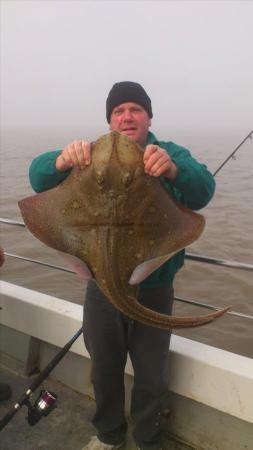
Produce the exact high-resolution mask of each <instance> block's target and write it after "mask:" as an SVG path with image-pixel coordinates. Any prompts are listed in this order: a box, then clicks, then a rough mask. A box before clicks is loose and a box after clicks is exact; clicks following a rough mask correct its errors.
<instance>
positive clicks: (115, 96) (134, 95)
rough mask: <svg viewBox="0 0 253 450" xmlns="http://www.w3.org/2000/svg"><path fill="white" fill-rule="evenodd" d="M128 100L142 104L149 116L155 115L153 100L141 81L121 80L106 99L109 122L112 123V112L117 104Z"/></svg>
mask: <svg viewBox="0 0 253 450" xmlns="http://www.w3.org/2000/svg"><path fill="white" fill-rule="evenodd" d="M127 102H133V103H137V104H138V105H141V106H142V107H143V108H144V109H145V110H146V111H147V113H148V115H149V117H150V118H152V117H153V113H152V106H151V100H150V98H149V96H148V94H147V93H146V91H145V89H143V87H142V86H141V85H140V84H139V83H134V82H133V81H121V82H120V83H115V84H114V85H113V87H112V88H111V90H110V92H109V94H108V97H107V100H106V118H107V122H108V123H110V120H111V114H112V111H113V109H114V108H115V106H117V105H120V104H121V103H127Z"/></svg>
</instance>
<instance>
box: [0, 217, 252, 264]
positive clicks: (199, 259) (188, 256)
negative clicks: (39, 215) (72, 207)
mask: <svg viewBox="0 0 253 450" xmlns="http://www.w3.org/2000/svg"><path fill="white" fill-rule="evenodd" d="M0 223H4V224H7V225H17V226H21V227H25V224H24V222H19V221H17V220H9V219H3V218H0ZM5 254H6V255H7V256H12V257H14V258H19V259H22V258H20V257H18V256H17V255H13V254H12V255H11V254H7V253H5ZM185 257H186V259H189V260H191V261H197V262H203V263H207V264H213V265H217V266H223V267H230V268H232V269H240V270H246V271H249V272H253V264H246V263H241V262H238V261H229V260H226V259H221V258H211V257H209V256H199V255H194V254H192V253H186V255H185ZM23 259H24V258H23ZM26 261H29V258H27V259H26ZM30 262H35V263H36V260H32V259H31V260H30ZM38 264H41V265H47V264H46V263H43V262H42V261H39V262H38ZM49 267H52V268H54V267H55V266H54V265H53V264H52V265H50V264H49ZM55 268H57V267H55ZM63 269H64V268H63ZM65 271H66V272H67V271H68V270H67V269H65Z"/></svg>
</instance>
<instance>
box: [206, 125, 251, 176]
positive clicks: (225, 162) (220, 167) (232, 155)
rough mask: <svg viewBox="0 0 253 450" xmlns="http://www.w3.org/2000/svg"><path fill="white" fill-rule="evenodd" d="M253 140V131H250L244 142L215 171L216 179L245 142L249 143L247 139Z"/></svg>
mask: <svg viewBox="0 0 253 450" xmlns="http://www.w3.org/2000/svg"><path fill="white" fill-rule="evenodd" d="M252 138H253V130H251V131H250V133H249V134H247V136H246V137H245V138H244V139H243V140H242V142H240V144H239V145H238V146H237V147H236V148H235V149H234V150H233V151H232V153H230V155H229V156H228V157H227V158H226V159H225V160H224V161H223V163H222V164H221V165H220V166H219V167H218V169H216V170H215V172H214V173H213V176H214V177H215V175H216V174H217V173H218V172H219V171H220V170H221V169H222V167H224V166H225V164H227V162H228V161H229V160H230V159H231V158H234V157H235V154H236V152H237V151H238V150H239V148H240V147H241V146H242V145H243V144H244V142H246V141H247V139H252Z"/></svg>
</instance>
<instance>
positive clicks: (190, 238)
mask: <svg viewBox="0 0 253 450" xmlns="http://www.w3.org/2000/svg"><path fill="white" fill-rule="evenodd" d="M19 207H20V209H21V213H22V216H23V218H24V221H25V223H26V225H27V227H28V228H29V229H30V231H31V232H32V233H33V234H34V235H35V236H36V237H37V238H38V239H40V240H41V241H42V242H44V243H45V244H46V245H48V246H50V247H52V248H54V249H56V250H60V251H61V252H64V253H66V254H69V255H72V256H74V257H76V258H78V260H79V262H82V263H83V264H84V265H86V266H87V267H88V269H89V271H90V273H91V274H92V275H93V277H94V278H95V279H96V281H97V284H98V285H99V287H100V289H101V290H102V291H103V293H104V294H105V296H106V297H107V299H108V300H109V301H110V302H111V303H113V304H114V305H115V307H116V308H118V309H119V310H120V311H121V312H122V313H124V314H125V315H127V316H128V317H130V318H131V319H133V320H137V321H139V322H142V323H144V324H146V325H150V326H153V327H158V328H163V329H173V328H185V327H196V326H200V325H203V324H205V323H208V322H211V321H212V320H214V319H216V318H218V317H220V316H221V315H223V314H224V313H225V312H226V311H227V309H228V308H225V309H224V310H221V311H216V312H213V313H211V314H208V315H204V316H197V317H174V316H168V315H164V314H159V313H156V312H155V311H153V310H150V309H148V308H145V307H144V306H143V305H141V304H140V303H139V302H138V300H137V298H138V284H139V283H140V282H141V281H142V280H143V279H145V277H147V276H148V275H149V274H150V273H152V271H153V270H155V269H156V268H157V267H159V266H160V265H162V264H163V263H164V262H165V261H166V260H168V259H169V258H171V257H172V256H173V255H174V254H175V253H177V252H178V251H180V250H182V249H183V248H185V247H186V246H187V245H190V244H191V243H192V242H194V241H195V240H196V239H198V237H199V236H200V234H201V233H202V231H203V229H204V225H205V219H204V217H203V216H202V215H200V214H197V213H195V212H193V211H191V210H190V209H187V208H185V207H181V206H180V205H178V204H177V203H176V202H175V201H174V200H173V199H172V198H171V196H170V195H169V193H168V192H167V191H166V190H165V188H164V187H163V186H162V185H161V183H160V180H159V179H158V178H155V177H151V176H149V175H147V174H146V173H145V171H144V165H143V150H142V149H141V147H140V146H139V145H138V144H136V143H135V142H134V141H132V140H131V139H129V138H128V137H127V136H124V135H121V134H119V133H117V132H112V133H109V134H108V135H105V136H102V137H101V138H100V139H98V140H97V141H96V143H95V144H93V145H92V163H91V164H90V165H89V166H88V167H87V168H86V169H85V170H82V171H80V170H77V169H73V170H72V171H71V173H70V175H69V176H68V177H67V179H66V180H64V181H63V182H62V183H61V184H60V185H58V186H57V187H55V188H53V189H50V190H49V191H46V192H43V193H40V194H37V195H34V196H32V197H29V198H27V199H24V200H21V201H20V202H19ZM129 282H130V283H129Z"/></svg>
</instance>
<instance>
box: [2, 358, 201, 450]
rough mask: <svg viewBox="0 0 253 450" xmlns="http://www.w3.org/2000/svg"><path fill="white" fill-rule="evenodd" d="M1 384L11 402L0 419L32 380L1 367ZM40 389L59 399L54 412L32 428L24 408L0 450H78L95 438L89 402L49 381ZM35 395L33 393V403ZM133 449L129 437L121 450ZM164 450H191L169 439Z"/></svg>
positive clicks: (5, 403)
mask: <svg viewBox="0 0 253 450" xmlns="http://www.w3.org/2000/svg"><path fill="white" fill-rule="evenodd" d="M0 382H5V383H8V384H9V385H10V386H11V389H12V398H11V399H10V400H8V401H2V402H0V418H2V417H3V416H4V415H5V414H6V413H7V411H9V409H10V408H11V407H12V406H13V405H14V404H15V403H16V401H17V400H18V399H19V397H20V396H21V395H22V394H23V393H24V392H25V390H26V389H27V387H28V386H29V385H30V384H31V378H27V377H22V376H19V375H17V374H16V373H14V372H11V371H9V370H7V369H6V368H4V367H2V366H0ZM41 388H42V389H45V388H46V389H48V390H51V391H53V392H55V393H56V394H57V395H58V405H57V408H56V409H55V410H54V411H52V413H51V414H50V415H49V416H48V417H46V418H42V419H41V421H40V422H39V423H37V424H36V425H35V426H30V425H29V424H28V422H27V420H26V415H27V408H26V407H25V406H23V407H22V408H21V409H20V410H19V411H18V412H17V413H16V414H15V416H14V417H13V418H12V420H11V421H10V422H9V423H8V424H7V425H6V427H5V428H4V429H3V430H2V432H0V450H81V449H82V448H83V447H84V445H85V444H87V442H89V439H90V437H91V436H92V435H94V434H95V430H94V428H93V426H92V423H91V419H92V416H93V414H94V410H95V404H94V400H93V399H92V398H90V397H87V396H85V395H82V394H80V393H77V392H75V391H73V390H71V389H70V388H68V387H66V386H65V385H63V384H61V383H59V382H56V381H54V380H51V379H47V380H46V381H45V383H44V385H42V386H41ZM38 392H39V390H38ZM37 395H38V394H37V392H36V393H35V394H34V399H35V398H36V396H37ZM33 401H34V400H33ZM135 449H136V447H135V445H134V443H133V441H132V437H131V433H129V436H128V441H127V444H126V446H125V448H124V450H135ZM164 450H193V449H192V448H190V447H188V446H186V445H183V444H179V443H177V442H175V441H172V440H171V439H170V438H168V442H167V444H166V446H165V447H164Z"/></svg>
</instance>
